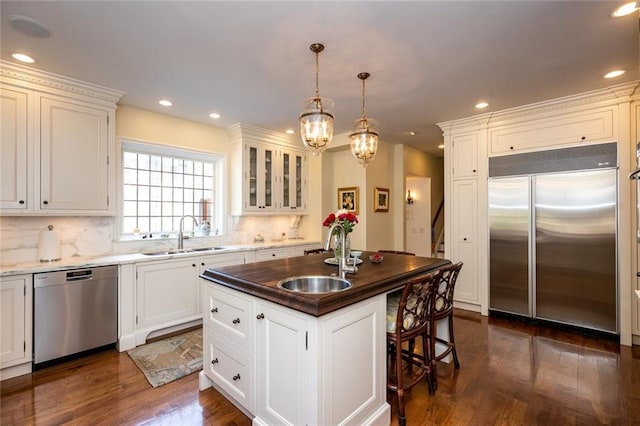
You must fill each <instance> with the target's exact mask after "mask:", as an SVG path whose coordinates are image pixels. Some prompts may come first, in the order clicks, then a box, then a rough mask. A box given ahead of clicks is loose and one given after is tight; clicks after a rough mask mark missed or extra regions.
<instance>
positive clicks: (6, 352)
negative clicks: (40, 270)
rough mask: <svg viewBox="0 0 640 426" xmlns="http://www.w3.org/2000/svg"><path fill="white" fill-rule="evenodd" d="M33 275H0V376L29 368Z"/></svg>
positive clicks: (27, 371) (29, 369)
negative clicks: (0, 276)
mask: <svg viewBox="0 0 640 426" xmlns="http://www.w3.org/2000/svg"><path fill="white" fill-rule="evenodd" d="M32 283H33V278H32V275H31V274H29V275H15V276H10V277H2V278H0V379H2V380H4V379H8V378H10V377H14V376H18V375H21V374H25V373H29V372H30V371H31V345H32V343H31V341H32V338H31V336H32V331H31V318H32V314H31V312H32V294H33V293H32V288H33V284H32Z"/></svg>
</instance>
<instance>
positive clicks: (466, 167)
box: [452, 133, 478, 178]
mask: <svg viewBox="0 0 640 426" xmlns="http://www.w3.org/2000/svg"><path fill="white" fill-rule="evenodd" d="M452 143H453V145H452V148H453V173H452V174H453V177H454V178H461V177H471V176H476V175H477V174H478V135H477V134H476V133H473V134H470V135H462V136H455V137H453V138H452Z"/></svg>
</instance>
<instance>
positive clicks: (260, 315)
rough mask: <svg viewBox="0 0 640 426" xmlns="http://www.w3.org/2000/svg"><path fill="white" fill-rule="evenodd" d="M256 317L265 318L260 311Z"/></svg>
mask: <svg viewBox="0 0 640 426" xmlns="http://www.w3.org/2000/svg"><path fill="white" fill-rule="evenodd" d="M256 319H264V314H263V313H260V314H258V315H256Z"/></svg>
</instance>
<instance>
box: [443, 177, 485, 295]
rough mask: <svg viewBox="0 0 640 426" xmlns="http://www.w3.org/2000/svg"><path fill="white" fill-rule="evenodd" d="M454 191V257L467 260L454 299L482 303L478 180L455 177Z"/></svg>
mask: <svg viewBox="0 0 640 426" xmlns="http://www.w3.org/2000/svg"><path fill="white" fill-rule="evenodd" d="M452 191H453V194H452V197H453V212H452V219H453V224H452V230H453V235H452V238H451V241H452V243H453V247H452V249H451V252H450V260H451V261H452V262H454V263H455V262H464V267H463V268H462V271H461V272H460V276H459V277H458V281H457V283H456V288H455V293H454V300H455V301H457V302H464V303H469V304H472V305H476V306H478V305H479V303H480V299H479V293H478V253H477V251H478V246H479V242H478V226H479V224H478V220H477V219H478V182H477V180H476V179H460V180H455V181H454V182H453V185H452Z"/></svg>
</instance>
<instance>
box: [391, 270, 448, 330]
mask: <svg viewBox="0 0 640 426" xmlns="http://www.w3.org/2000/svg"><path fill="white" fill-rule="evenodd" d="M439 276H440V272H439V271H438V272H435V273H433V274H427V275H422V276H419V277H417V278H413V279H412V280H410V281H409V282H407V283H406V284H405V286H404V289H403V290H402V296H400V303H399V305H398V313H397V316H396V327H395V333H396V334H397V335H398V336H399V339H398V340H404V339H406V337H402V336H403V335H405V334H420V333H421V332H422V331H421V330H422V329H424V328H425V327H426V326H427V324H428V323H429V300H431V299H432V292H433V291H434V288H435V287H434V284H435V283H437V282H438V281H439Z"/></svg>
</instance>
